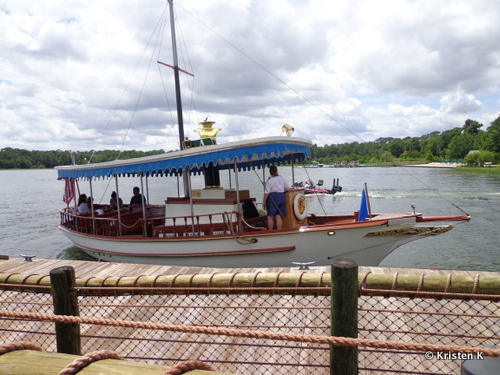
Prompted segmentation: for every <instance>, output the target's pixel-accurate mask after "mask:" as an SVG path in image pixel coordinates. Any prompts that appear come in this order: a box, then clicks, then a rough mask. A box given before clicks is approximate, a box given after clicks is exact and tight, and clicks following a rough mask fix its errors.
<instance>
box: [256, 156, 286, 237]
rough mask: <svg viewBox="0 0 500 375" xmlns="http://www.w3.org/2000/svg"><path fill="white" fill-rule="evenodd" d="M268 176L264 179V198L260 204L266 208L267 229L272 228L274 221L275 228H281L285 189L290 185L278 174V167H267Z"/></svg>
mask: <svg viewBox="0 0 500 375" xmlns="http://www.w3.org/2000/svg"><path fill="white" fill-rule="evenodd" d="M269 173H270V174H271V177H269V178H268V179H267V181H266V188H265V191H264V200H263V202H262V206H263V207H266V209H267V229H269V230H272V229H273V227H274V222H275V221H276V229H281V228H283V218H282V216H285V214H286V212H285V190H289V189H290V185H288V183H287V182H286V180H285V179H284V178H283V176H280V175H279V174H278V167H277V166H275V165H271V166H270V167H269Z"/></svg>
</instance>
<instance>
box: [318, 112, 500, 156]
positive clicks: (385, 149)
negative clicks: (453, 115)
mask: <svg viewBox="0 0 500 375" xmlns="http://www.w3.org/2000/svg"><path fill="white" fill-rule="evenodd" d="M481 128H483V124H481V123H479V122H477V121H474V120H470V119H469V120H466V121H465V123H464V124H463V125H462V126H461V127H456V128H453V129H450V130H445V131H443V132H439V131H434V132H432V133H429V134H425V135H422V136H420V137H406V138H403V139H401V138H392V137H384V138H378V139H376V140H375V141H373V142H363V143H358V142H351V143H344V144H332V145H325V146H322V147H319V146H317V145H314V146H313V147H312V149H311V151H312V157H313V159H314V160H316V161H318V162H320V163H323V164H333V163H334V162H336V161H352V160H356V161H359V162H361V163H377V162H392V161H396V160H402V161H405V160H426V161H440V160H464V161H465V162H467V164H469V165H478V166H481V165H484V163H486V162H492V163H495V164H498V163H500V116H498V117H497V118H496V119H495V120H494V121H492V122H491V124H490V126H489V127H488V128H487V129H486V130H483V129H481ZM471 151H474V152H472V153H471ZM476 151H477V152H476Z"/></svg>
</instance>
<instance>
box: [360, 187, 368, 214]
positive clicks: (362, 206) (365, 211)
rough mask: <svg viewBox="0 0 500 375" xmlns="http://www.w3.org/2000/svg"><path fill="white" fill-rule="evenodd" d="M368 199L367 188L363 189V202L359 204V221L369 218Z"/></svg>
mask: <svg viewBox="0 0 500 375" xmlns="http://www.w3.org/2000/svg"><path fill="white" fill-rule="evenodd" d="M368 216H369V215H368V200H367V199H366V190H365V189H363V190H361V204H360V206H359V214H358V221H363V220H365V219H367V218H368Z"/></svg>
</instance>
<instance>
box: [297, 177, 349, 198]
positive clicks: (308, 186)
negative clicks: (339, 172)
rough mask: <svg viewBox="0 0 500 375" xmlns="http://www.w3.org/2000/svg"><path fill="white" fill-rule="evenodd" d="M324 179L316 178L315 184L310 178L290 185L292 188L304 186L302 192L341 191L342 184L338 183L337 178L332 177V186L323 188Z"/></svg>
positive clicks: (324, 192)
mask: <svg viewBox="0 0 500 375" xmlns="http://www.w3.org/2000/svg"><path fill="white" fill-rule="evenodd" d="M323 184H324V181H323V180H318V183H317V184H316V185H315V184H314V183H312V181H311V180H308V181H305V182H295V183H294V184H293V185H292V186H293V187H294V188H296V189H297V188H304V194H329V195H334V194H336V193H340V192H342V186H340V185H339V179H338V178H337V180H335V179H333V182H332V188H331V189H325V188H323Z"/></svg>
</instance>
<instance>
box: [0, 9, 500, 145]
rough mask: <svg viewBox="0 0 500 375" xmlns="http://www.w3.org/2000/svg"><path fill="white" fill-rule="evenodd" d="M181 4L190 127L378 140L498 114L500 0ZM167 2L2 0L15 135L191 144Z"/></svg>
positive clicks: (0, 38) (6, 104)
mask: <svg viewBox="0 0 500 375" xmlns="http://www.w3.org/2000/svg"><path fill="white" fill-rule="evenodd" d="M174 7H175V8H176V14H177V18H178V20H179V24H180V27H179V28H178V29H177V30H178V31H177V33H178V37H179V41H178V48H179V65H180V66H181V67H182V68H184V69H186V70H188V71H191V72H193V73H194V74H195V78H188V77H187V76H185V75H183V77H182V88H183V104H184V108H185V112H184V119H185V122H186V129H185V133H186V135H188V136H190V137H195V136H196V133H194V131H193V130H194V129H195V128H196V127H197V126H198V125H197V122H198V121H201V120H203V119H205V117H207V116H208V117H210V119H211V120H213V121H216V122H217V125H216V126H218V127H220V128H223V131H221V132H220V133H219V137H220V141H230V140H240V139H245V138H251V137H255V136H261V135H279V134H280V132H281V126H282V125H283V124H284V123H289V124H292V125H293V126H294V127H295V128H296V131H295V134H294V135H296V136H303V137H307V138H311V139H312V140H313V141H314V142H315V143H317V144H320V145H321V144H331V143H343V142H350V141H360V139H361V140H365V141H370V140H374V139H376V138H378V137H405V136H419V135H422V134H426V133H428V132H431V131H434V130H438V131H443V130H446V129H450V128H453V127H459V126H462V125H463V123H464V121H465V120H466V119H467V118H472V119H476V120H478V121H480V122H482V123H483V124H484V125H488V124H489V123H490V122H491V121H493V120H494V119H495V118H496V116H498V113H499V110H500V101H499V98H498V97H499V86H498V84H497V82H499V80H500V53H498V48H497V41H498V40H499V39H500V24H498V22H496V15H497V14H498V12H499V11H500V4H497V3H496V2H492V1H489V0H476V1H474V2H470V1H466V0H456V1H451V0H443V1H440V2H436V1H430V0H415V1H410V0H385V1H382V2H373V1H370V0H354V1H347V0H339V1H336V2H333V3H332V2H330V1H328V0H306V1H298V0H289V1H285V0H268V1H264V0H255V1H250V0H247V1H237V2H235V1H229V0H205V1H200V0H176V1H175V3H174ZM165 10H166V3H163V4H162V3H158V2H157V1H151V0H142V1H139V0H131V1H128V2H127V3H126V4H124V3H123V2H120V1H117V0H108V1H106V2H104V3H87V2H83V1H79V0H77V1H71V2H61V1H56V0H47V1H45V2H43V3H39V2H33V1H27V0H18V1H16V2H9V3H7V4H3V5H0V23H1V24H2V33H1V34H0V124H1V125H0V126H1V129H2V132H1V133H0V147H19V148H27V149H46V150H47V149H58V148H60V149H73V150H88V149H109V148H114V149H117V148H119V147H121V145H122V143H124V145H125V148H129V149H142V150H147V149H158V148H164V149H167V150H168V149H174V148H177V147H178V146H177V143H178V139H177V132H176V125H175V122H176V114H175V103H174V93H173V80H172V72H171V71H170V69H169V68H166V67H163V66H161V67H158V66H157V64H156V60H161V61H164V62H166V63H168V64H171V63H172V55H171V51H170V31H169V25H168V24H167V25H163V24H161V23H159V20H160V18H161V15H162V14H163V12H164V11H165ZM162 30H163V31H162ZM158 31H162V33H158ZM159 34H161V35H159ZM160 36H162V38H161V37H160ZM160 46H161V48H160ZM148 69H149V70H148ZM146 78H147V79H146ZM188 87H190V88H191V89H192V90H190V89H188ZM134 111H136V112H135V113H134ZM171 111H172V112H171ZM353 133H354V134H353Z"/></svg>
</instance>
